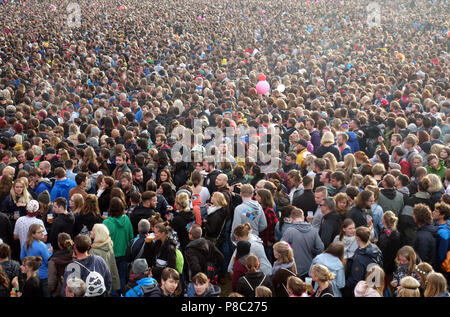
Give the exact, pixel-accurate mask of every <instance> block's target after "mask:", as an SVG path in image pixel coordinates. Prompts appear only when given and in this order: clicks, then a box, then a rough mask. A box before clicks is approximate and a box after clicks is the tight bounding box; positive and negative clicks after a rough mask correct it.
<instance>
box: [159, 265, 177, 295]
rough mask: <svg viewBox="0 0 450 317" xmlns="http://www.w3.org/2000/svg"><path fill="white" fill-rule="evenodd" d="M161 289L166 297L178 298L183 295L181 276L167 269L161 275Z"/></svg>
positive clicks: (173, 270) (175, 271)
mask: <svg viewBox="0 0 450 317" xmlns="http://www.w3.org/2000/svg"><path fill="white" fill-rule="evenodd" d="M161 289H162V290H163V292H164V294H165V295H175V296H178V295H180V293H181V284H180V274H179V273H178V272H177V270H175V269H173V268H170V267H166V268H165V269H164V270H163V271H162V273H161Z"/></svg>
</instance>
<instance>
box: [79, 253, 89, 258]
mask: <svg viewBox="0 0 450 317" xmlns="http://www.w3.org/2000/svg"><path fill="white" fill-rule="evenodd" d="M88 256H89V254H88V253H87V252H85V253H81V254H77V260H84V259H86V258H87V257H88Z"/></svg>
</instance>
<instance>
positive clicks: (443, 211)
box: [433, 202, 450, 268]
mask: <svg viewBox="0 0 450 317" xmlns="http://www.w3.org/2000/svg"><path fill="white" fill-rule="evenodd" d="M449 218H450V205H449V204H446V203H444V202H442V203H437V204H436V205H435V207H434V210H433V220H434V221H435V222H436V226H437V234H438V236H437V240H436V245H437V256H436V265H435V266H436V267H438V268H439V267H441V266H442V263H444V261H445V259H446V257H447V253H448V251H449V240H450V220H449Z"/></svg>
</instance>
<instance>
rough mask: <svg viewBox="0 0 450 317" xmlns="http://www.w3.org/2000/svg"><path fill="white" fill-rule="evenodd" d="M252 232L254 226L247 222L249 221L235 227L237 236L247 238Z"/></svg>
mask: <svg viewBox="0 0 450 317" xmlns="http://www.w3.org/2000/svg"><path fill="white" fill-rule="evenodd" d="M251 232H252V226H251V225H250V224H249V223H248V222H247V223H244V224H241V225H239V226H237V227H236V228H235V229H234V232H233V233H234V235H235V236H237V237H240V238H245V237H248V236H249V235H250V233H251Z"/></svg>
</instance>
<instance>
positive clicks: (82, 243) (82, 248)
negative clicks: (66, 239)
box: [74, 234, 91, 253]
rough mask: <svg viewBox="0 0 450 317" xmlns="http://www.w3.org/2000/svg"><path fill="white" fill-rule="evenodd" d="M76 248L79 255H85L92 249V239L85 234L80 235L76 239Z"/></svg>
mask: <svg viewBox="0 0 450 317" xmlns="http://www.w3.org/2000/svg"><path fill="white" fill-rule="evenodd" d="M74 247H75V248H76V249H77V251H78V252H79V253H85V252H87V251H89V250H90V249H91V238H90V237H88V236H87V235H85V234H79V235H77V236H76V237H75V239H74Z"/></svg>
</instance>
